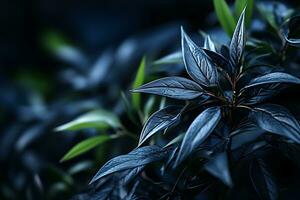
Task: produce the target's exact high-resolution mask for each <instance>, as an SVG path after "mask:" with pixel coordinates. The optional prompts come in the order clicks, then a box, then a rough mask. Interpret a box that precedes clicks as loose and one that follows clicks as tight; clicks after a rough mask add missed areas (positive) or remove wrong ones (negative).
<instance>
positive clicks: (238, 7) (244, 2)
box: [234, 0, 254, 26]
mask: <svg viewBox="0 0 300 200" xmlns="http://www.w3.org/2000/svg"><path fill="white" fill-rule="evenodd" d="M253 5H254V0H236V1H235V4H234V12H235V13H234V14H235V16H236V17H238V16H240V14H241V13H242V12H243V9H244V8H245V7H246V6H247V7H246V16H245V22H246V25H247V26H249V25H250V22H251V16H252V10H253Z"/></svg>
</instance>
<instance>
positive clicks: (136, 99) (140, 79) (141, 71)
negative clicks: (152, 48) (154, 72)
mask: <svg viewBox="0 0 300 200" xmlns="http://www.w3.org/2000/svg"><path fill="white" fill-rule="evenodd" d="M145 65H146V58H145V57H143V59H142V60H141V63H140V65H139V68H138V71H137V74H136V76H135V80H134V82H133V85H132V88H137V87H140V86H141V85H143V83H144V79H145ZM131 98H132V105H133V107H134V108H135V109H136V110H139V109H140V107H141V105H140V104H141V94H139V93H133V94H132V96H131Z"/></svg>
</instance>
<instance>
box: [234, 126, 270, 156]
mask: <svg viewBox="0 0 300 200" xmlns="http://www.w3.org/2000/svg"><path fill="white" fill-rule="evenodd" d="M264 133H265V130H263V129H261V128H259V127H257V126H256V125H255V124H254V123H252V122H248V123H245V124H243V125H241V126H240V127H239V128H238V129H236V130H234V131H233V132H231V133H230V136H231V149H232V150H235V149H237V148H239V147H241V146H243V145H244V144H248V143H250V142H253V141H254V140H255V139H257V138H258V137H259V136H261V135H263V134H264Z"/></svg>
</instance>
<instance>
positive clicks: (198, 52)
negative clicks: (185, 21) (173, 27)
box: [181, 29, 218, 87]
mask: <svg viewBox="0 0 300 200" xmlns="http://www.w3.org/2000/svg"><path fill="white" fill-rule="evenodd" d="M181 37H182V38H181V40H182V41H181V42H182V44H181V45H182V56H183V62H184V65H185V68H186V71H187V73H188V74H189V75H190V76H191V77H192V79H193V80H194V81H196V82H198V83H200V84H201V85H204V86H207V87H211V86H216V85H217V84H218V72H217V68H216V67H215V65H214V63H213V62H212V61H211V60H210V58H209V57H208V56H207V55H206V54H205V53H204V51H203V49H201V48H199V47H198V46H197V45H196V44H195V43H194V42H193V41H192V40H191V39H190V38H189V36H187V35H186V33H185V32H184V30H183V29H181Z"/></svg>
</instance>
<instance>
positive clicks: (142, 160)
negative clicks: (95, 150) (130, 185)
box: [90, 146, 169, 184]
mask: <svg viewBox="0 0 300 200" xmlns="http://www.w3.org/2000/svg"><path fill="white" fill-rule="evenodd" d="M168 153H169V149H163V148H161V147H158V146H145V147H141V148H138V149H135V150H133V151H131V152H130V153H128V154H126V155H121V156H117V157H115V158H113V159H111V160H110V161H108V162H107V163H105V164H104V165H103V166H102V167H101V169H100V170H99V171H98V172H97V174H96V175H95V176H94V177H93V179H92V180H91V182H90V184H91V183H93V182H95V181H97V180H99V179H101V178H103V177H105V176H107V175H109V174H112V173H115V172H119V171H123V170H127V169H132V168H136V167H138V166H142V165H146V164H149V163H151V162H155V161H159V160H161V159H163V158H165V157H166V156H167V155H168Z"/></svg>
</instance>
